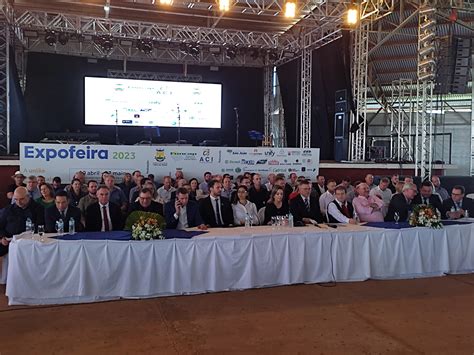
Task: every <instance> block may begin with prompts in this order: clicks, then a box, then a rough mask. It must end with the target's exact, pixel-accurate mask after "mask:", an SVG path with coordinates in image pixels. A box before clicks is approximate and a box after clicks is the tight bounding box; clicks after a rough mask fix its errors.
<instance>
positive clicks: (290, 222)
mask: <svg viewBox="0 0 474 355" xmlns="http://www.w3.org/2000/svg"><path fill="white" fill-rule="evenodd" d="M294 226H295V222H294V221H293V215H292V214H291V213H289V214H288V227H290V228H293V227H294Z"/></svg>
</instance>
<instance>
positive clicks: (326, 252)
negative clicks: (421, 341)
mask: <svg viewBox="0 0 474 355" xmlns="http://www.w3.org/2000/svg"><path fill="white" fill-rule="evenodd" d="M472 272H474V224H470V223H466V224H459V225H451V226H445V227H444V228H443V229H429V228H421V227H417V228H407V229H382V228H370V227H366V226H339V227H338V228H328V227H327V226H322V228H316V227H313V226H311V227H310V226H308V227H301V228H281V229H273V228H272V227H266V226H264V227H254V228H250V229H245V228H234V229H214V230H212V231H210V232H209V233H206V234H202V235H199V236H195V237H194V238H192V239H169V240H154V241H116V240H67V241H65V240H57V239H52V238H49V236H48V238H45V239H44V240H38V238H37V237H34V236H33V237H32V236H31V235H29V236H28V235H20V236H17V237H15V238H14V240H13V241H12V243H11V244H10V252H9V263H8V279H7V288H6V294H7V296H8V299H9V304H10V305H17V304H64V303H80V302H94V301H102V300H112V299H119V298H147V297H157V296H169V295H183V294H197V293H205V292H217V291H229V290H242V289H249V288H256V287H268V286H277V285H289V284H297V283H320V282H329V281H362V280H367V279H370V278H372V279H393V278H416V277H429V276H441V275H445V274H456V273H472Z"/></svg>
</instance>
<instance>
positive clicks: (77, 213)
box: [44, 191, 84, 233]
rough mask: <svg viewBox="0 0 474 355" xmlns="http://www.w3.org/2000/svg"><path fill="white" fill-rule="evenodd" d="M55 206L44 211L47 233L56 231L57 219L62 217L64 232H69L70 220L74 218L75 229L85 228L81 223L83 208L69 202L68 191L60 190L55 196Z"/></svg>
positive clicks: (78, 230)
mask: <svg viewBox="0 0 474 355" xmlns="http://www.w3.org/2000/svg"><path fill="white" fill-rule="evenodd" d="M54 203H55V206H52V207H49V208H47V209H46V210H45V212H44V222H45V230H46V232H47V233H54V232H56V221H57V220H59V219H62V221H63V223H64V232H66V233H68V232H69V220H70V219H71V218H74V222H75V229H76V231H77V232H80V231H82V230H83V229H84V227H83V226H82V223H81V210H80V209H79V208H77V207H74V206H71V205H69V204H68V199H67V192H66V191H59V192H58V193H57V194H56V197H55V198H54Z"/></svg>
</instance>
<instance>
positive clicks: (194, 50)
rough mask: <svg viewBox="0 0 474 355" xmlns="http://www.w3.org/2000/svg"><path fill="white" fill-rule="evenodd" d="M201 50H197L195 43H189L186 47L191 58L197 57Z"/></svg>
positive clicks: (197, 46)
mask: <svg viewBox="0 0 474 355" xmlns="http://www.w3.org/2000/svg"><path fill="white" fill-rule="evenodd" d="M200 52H201V50H200V49H199V45H198V44H197V43H191V44H189V46H188V53H189V54H190V55H192V56H193V57H197V56H199V53H200Z"/></svg>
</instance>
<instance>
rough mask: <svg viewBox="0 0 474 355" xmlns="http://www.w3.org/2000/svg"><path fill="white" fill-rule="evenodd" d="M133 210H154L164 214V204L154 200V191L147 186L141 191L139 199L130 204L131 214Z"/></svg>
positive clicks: (153, 211)
mask: <svg viewBox="0 0 474 355" xmlns="http://www.w3.org/2000/svg"><path fill="white" fill-rule="evenodd" d="M133 211H143V212H152V213H158V214H160V215H162V216H163V205H162V204H161V203H159V202H155V201H153V192H152V191H151V190H150V189H148V188H146V187H145V188H143V189H142V190H141V191H140V194H139V195H138V201H137V202H134V203H132V204H131V205H130V210H129V214H130V213H132V212H133Z"/></svg>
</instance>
